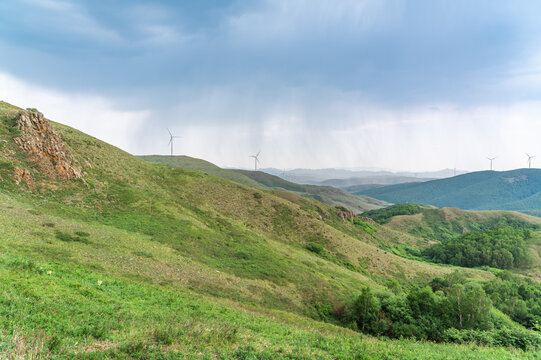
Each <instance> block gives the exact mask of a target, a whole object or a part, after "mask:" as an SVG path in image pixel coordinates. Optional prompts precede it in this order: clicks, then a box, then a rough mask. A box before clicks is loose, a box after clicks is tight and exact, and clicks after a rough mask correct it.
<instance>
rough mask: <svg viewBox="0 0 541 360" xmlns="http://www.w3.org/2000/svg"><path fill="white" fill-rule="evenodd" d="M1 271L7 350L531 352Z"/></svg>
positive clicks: (57, 353) (166, 292)
mask: <svg viewBox="0 0 541 360" xmlns="http://www.w3.org/2000/svg"><path fill="white" fill-rule="evenodd" d="M0 277H1V278H2V279H3V281H2V282H1V283H0V294H1V295H0V304H1V305H2V306H1V307H0V322H1V325H0V331H1V333H2V341H1V342H0V354H4V356H5V357H7V358H10V357H11V358H15V355H17V356H22V357H23V358H24V357H25V356H26V357H28V358H32V357H33V358H50V359H55V358H58V359H60V358H77V359H109V358H112V359H124V358H126V359H127V358H139V359H177V358H221V359H274V358H276V359H278V358H284V357H286V358H291V359H313V358H319V359H395V358H401V359H449V358H461V359H513V358H531V359H535V358H536V355H535V354H533V353H524V352H521V351H518V350H511V349H501V348H483V347H477V346H470V345H439V344H433V343H423V342H413V341H409V340H400V341H389V340H378V339H373V338H363V337H362V336H361V335H360V334H358V333H355V332H353V331H350V330H347V329H343V328H339V327H335V326H333V325H329V324H323V323H318V322H315V321H312V320H309V319H307V318H303V317H301V316H297V315H293V314H290V313H285V312H279V311H271V310H265V309H261V308H254V307H249V306H245V305H240V304H238V303H235V302H232V301H227V300H216V299H214V298H210V297H205V296H201V295H198V294H195V293H193V292H190V291H187V290H184V291H183V290H180V289H176V288H171V287H168V286H158V285H153V284H146V283H140V282H136V281H130V280H123V279H117V278H115V277H110V276H104V275H103V274H98V273H95V272H93V271H89V270H88V269H84V268H81V267H78V266H68V265H65V264H61V263H55V262H49V263H41V262H34V261H32V260H30V259H28V258H24V257H18V256H10V255H6V254H3V255H1V256H0Z"/></svg>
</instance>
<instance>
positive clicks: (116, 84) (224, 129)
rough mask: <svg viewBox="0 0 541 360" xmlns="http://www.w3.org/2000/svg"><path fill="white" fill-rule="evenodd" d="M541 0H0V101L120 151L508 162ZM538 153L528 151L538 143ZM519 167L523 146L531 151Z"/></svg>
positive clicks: (537, 48) (426, 165)
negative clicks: (172, 144)
mask: <svg viewBox="0 0 541 360" xmlns="http://www.w3.org/2000/svg"><path fill="white" fill-rule="evenodd" d="M540 13H541V3H538V2H534V1H514V2H510V1H475V2H472V1H433V0H432V1H428V0H427V1H422V0H419V1H399V0H393V1H385V0H355V1H349V0H343V1H327V0H310V1H304V0H298V1H280V0H272V1H119V0H117V1H60V0H22V1H10V0H7V1H2V2H1V3H0V34H2V36H1V37H0V54H1V57H0V99H2V100H5V101H8V102H11V103H14V104H16V105H19V106H22V107H38V108H39V109H40V110H41V111H43V112H44V113H45V115H46V116H47V117H49V118H51V119H53V120H56V121H59V122H62V123H66V124H68V125H71V126H74V127H76V128H78V129H81V130H83V131H86V132H88V133H90V134H92V135H94V136H96V137H98V138H101V139H103V140H105V141H108V142H110V143H112V144H114V145H117V146H119V147H121V148H122V149H124V150H127V151H129V152H131V153H134V154H150V153H158V154H166V153H167V151H168V148H167V142H168V139H167V130H166V129H165V128H166V127H169V128H171V129H172V130H173V132H175V134H178V135H180V136H183V138H182V139H180V140H179V141H178V142H177V146H176V149H177V150H178V153H179V154H186V155H190V156H195V157H201V158H205V159H207V160H209V161H212V162H215V163H217V164H219V165H222V166H236V167H249V166H250V165H251V161H250V160H251V159H250V158H248V155H250V154H252V153H255V152H257V151H259V150H260V149H261V160H262V165H263V166H268V167H279V168H294V167H310V168H318V167H379V168H390V169H396V170H411V171H423V170H435V169H440V168H446V167H447V168H453V167H457V168H460V169H467V170H479V169H485V168H486V167H487V166H488V161H487V160H485V158H486V157H487V156H497V157H498V159H497V160H496V162H495V167H496V168H497V169H510V168H516V167H523V166H525V164H526V163H527V162H526V160H527V159H526V155H525V154H524V153H525V152H529V153H535V154H537V153H538V154H539V155H540V157H541V142H539V140H538V138H537V136H536V135H537V134H538V133H540V131H539V130H541V99H540V96H541V24H540V23H539V21H538V15H539V14H540ZM539 161H540V166H541V159H540V160H539ZM534 165H535V162H534Z"/></svg>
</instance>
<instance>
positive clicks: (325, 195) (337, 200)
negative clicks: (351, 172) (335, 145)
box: [139, 155, 387, 213]
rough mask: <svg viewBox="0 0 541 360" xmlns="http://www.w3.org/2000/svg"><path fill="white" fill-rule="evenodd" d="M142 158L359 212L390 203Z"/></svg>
mask: <svg viewBox="0 0 541 360" xmlns="http://www.w3.org/2000/svg"><path fill="white" fill-rule="evenodd" d="M139 158H141V159H143V160H145V161H149V162H152V163H155V164H161V165H167V166H172V167H177V168H182V169H191V170H199V171H203V172H206V173H208V174H212V175H214V176H219V177H221V178H224V179H228V180H231V181H234V182H237V183H240V184H244V185H248V186H254V187H260V188H265V189H282V190H287V191H290V192H293V193H295V194H298V195H301V196H304V197H310V198H314V199H316V200H319V201H321V202H323V203H325V204H328V205H333V206H345V207H347V208H348V209H350V210H352V211H354V212H356V213H361V212H363V211H366V210H371V209H377V208H380V207H382V206H386V205H387V203H385V202H384V201H379V200H376V199H372V198H370V197H368V196H357V195H352V194H350V193H348V192H346V191H343V190H340V189H336V188H334V187H331V186H316V185H302V184H296V183H292V182H289V181H286V180H284V179H282V178H280V177H278V176H274V175H271V174H268V173H265V172H262V171H248V170H230V169H222V168H220V167H218V166H216V165H214V164H212V163H209V162H208V161H205V160H201V159H194V158H191V157H189V156H160V155H147V156H139Z"/></svg>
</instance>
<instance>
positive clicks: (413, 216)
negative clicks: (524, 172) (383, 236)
mask: <svg viewBox="0 0 541 360" xmlns="http://www.w3.org/2000/svg"><path fill="white" fill-rule="evenodd" d="M393 208H398V209H400V208H402V209H405V208H407V209H406V210H405V211H404V210H402V211H400V210H397V211H393ZM363 216H369V217H371V218H373V219H374V220H376V221H378V222H379V223H382V224H385V228H387V229H392V230H394V231H396V232H398V233H405V234H408V235H409V236H411V237H413V238H415V239H424V240H425V241H424V242H423V241H419V240H417V241H415V242H414V243H413V245H412V246H411V248H414V249H419V248H423V247H426V246H428V245H430V244H433V243H437V242H442V241H443V242H445V241H448V240H450V239H453V238H455V237H457V236H460V235H462V234H464V233H468V232H471V231H480V230H483V229H488V228H492V227H495V226H502V225H503V226H505V225H514V224H515V225H519V226H520V225H522V224H532V226H534V228H535V227H537V228H539V227H541V218H539V217H536V216H530V215H527V214H523V213H519V212H512V211H466V210H461V209H458V208H434V207H430V206H419V205H416V204H400V205H394V206H391V207H388V208H385V209H379V210H374V211H369V212H366V213H364V214H363ZM534 235H535V236H533V237H532V238H531V239H529V241H528V251H529V254H530V256H531V257H532V259H534V261H533V264H534V265H533V266H532V267H530V268H528V269H518V270H516V271H517V272H518V273H521V274H526V275H528V276H530V277H532V278H535V279H538V280H541V261H540V260H539V259H540V258H541V232H536V233H534ZM411 239H412V238H408V237H405V238H404V241H403V242H402V243H401V245H400V246H398V247H396V246H395V249H400V248H401V247H402V248H404V246H407V245H408V244H409V241H411ZM391 251H392V250H391ZM395 252H396V251H395Z"/></svg>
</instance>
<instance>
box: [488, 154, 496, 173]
mask: <svg viewBox="0 0 541 360" xmlns="http://www.w3.org/2000/svg"><path fill="white" fill-rule="evenodd" d="M487 159H488V160H490V171H492V162H493V161H494V160H495V159H496V158H495V157H493V158H487Z"/></svg>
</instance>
